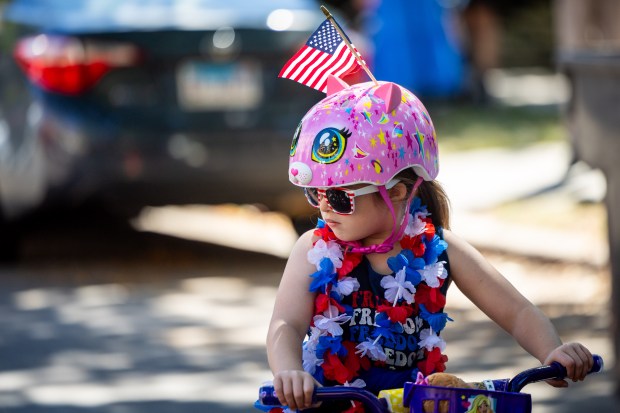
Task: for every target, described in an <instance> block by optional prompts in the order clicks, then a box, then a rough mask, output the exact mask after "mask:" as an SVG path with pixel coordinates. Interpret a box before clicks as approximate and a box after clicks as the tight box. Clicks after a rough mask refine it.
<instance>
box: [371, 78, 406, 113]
mask: <svg viewBox="0 0 620 413" xmlns="http://www.w3.org/2000/svg"><path fill="white" fill-rule="evenodd" d="M374 95H375V96H377V97H380V98H381V99H383V101H384V102H385V111H386V112H388V113H389V112H391V111H393V110H394V109H396V108H397V107H398V105H399V104H400V100H401V98H402V94H401V92H400V88H399V87H398V86H397V85H396V84H394V83H392V82H387V83H384V84H382V85H381V86H379V87H378V88H377V90H375V92H374Z"/></svg>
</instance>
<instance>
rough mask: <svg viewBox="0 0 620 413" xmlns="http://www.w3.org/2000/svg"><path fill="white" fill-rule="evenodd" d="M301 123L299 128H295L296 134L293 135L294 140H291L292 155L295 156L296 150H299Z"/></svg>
mask: <svg viewBox="0 0 620 413" xmlns="http://www.w3.org/2000/svg"><path fill="white" fill-rule="evenodd" d="M301 124H302V122H299V125H297V129H296V130H295V135H293V142H291V150H290V155H291V156H295V152H297V143H298V142H299V135H301Z"/></svg>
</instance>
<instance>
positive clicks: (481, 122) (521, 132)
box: [428, 104, 565, 151]
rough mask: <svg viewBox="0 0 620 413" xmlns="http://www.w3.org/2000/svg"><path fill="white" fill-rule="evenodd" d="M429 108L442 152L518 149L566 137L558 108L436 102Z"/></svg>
mask: <svg viewBox="0 0 620 413" xmlns="http://www.w3.org/2000/svg"><path fill="white" fill-rule="evenodd" d="M428 109H429V111H430V113H431V117H432V118H433V123H434V124H435V128H436V130H437V138H438V140H439V146H440V148H441V149H442V150H443V151H459V150H467V149H476V148H491V147H512V148H518V147H522V146H526V145H528V144H533V143H537V142H545V141H546V142H548V141H558V140H561V139H564V138H565V130H564V126H563V124H562V119H561V114H560V113H559V110H558V109H557V108H532V107H508V106H491V105H489V106H473V105H451V104H437V105H435V106H433V107H429V108H428Z"/></svg>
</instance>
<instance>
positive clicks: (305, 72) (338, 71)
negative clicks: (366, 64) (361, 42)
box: [278, 19, 361, 92]
mask: <svg viewBox="0 0 620 413" xmlns="http://www.w3.org/2000/svg"><path fill="white" fill-rule="evenodd" d="M335 24H338V23H335ZM345 36H346V35H345ZM347 41H349V39H348V38H347ZM349 43H351V42H350V41H349ZM351 48H352V49H353V50H354V51H355V53H357V54H358V56H359V52H358V51H357V49H355V47H354V46H353V45H351ZM360 67H361V66H360V64H359V63H358V62H357V60H356V58H355V56H354V55H353V52H352V51H351V49H350V48H349V47H348V46H347V44H346V42H345V41H344V39H343V38H342V37H341V36H340V34H339V33H338V31H337V30H336V28H335V27H334V25H333V24H332V23H331V21H330V20H329V19H326V20H325V21H324V22H323V23H322V24H321V25H320V26H319V28H318V29H316V31H315V32H314V33H312V36H310V38H309V39H308V41H307V42H306V44H304V46H303V47H302V48H301V49H299V51H298V52H297V53H296V54H295V55H294V56H293V57H292V58H291V59H290V60H289V61H288V62H287V63H286V64H285V65H284V67H283V68H282V70H281V71H280V74H279V75H278V77H282V78H286V79H291V80H294V81H296V82H299V83H301V84H303V85H306V86H309V87H311V88H313V89H316V90H319V91H321V92H325V91H326V90H327V77H328V76H329V75H330V74H331V75H334V76H336V77H339V78H343V77H345V76H346V75H348V74H350V73H353V72H356V71H357V70H358V69H359V68H360Z"/></svg>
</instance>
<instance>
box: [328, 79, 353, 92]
mask: <svg viewBox="0 0 620 413" xmlns="http://www.w3.org/2000/svg"><path fill="white" fill-rule="evenodd" d="M348 87H349V85H348V84H347V82H345V81H344V80H342V79H340V78H339V77H336V76H334V75H329V76H327V92H326V93H327V96H329V95H333V94H334V93H338V92H340V91H341V90H342V89H346V88H348Z"/></svg>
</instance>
